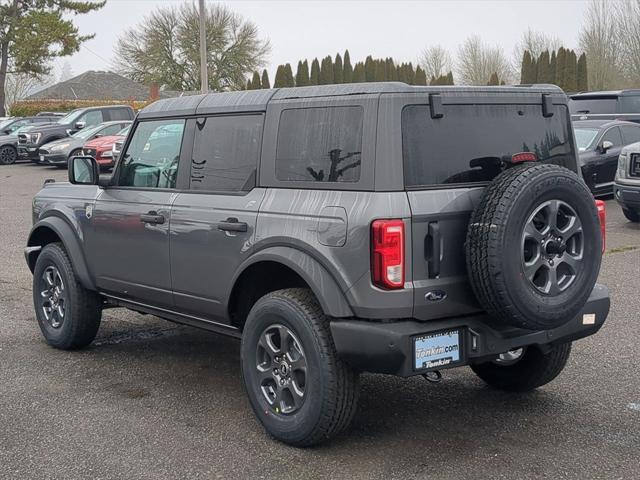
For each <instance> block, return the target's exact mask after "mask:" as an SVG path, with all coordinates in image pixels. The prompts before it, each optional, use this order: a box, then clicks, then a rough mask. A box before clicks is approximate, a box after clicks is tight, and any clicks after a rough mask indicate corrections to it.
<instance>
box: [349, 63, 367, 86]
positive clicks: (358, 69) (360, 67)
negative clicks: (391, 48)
mask: <svg viewBox="0 0 640 480" xmlns="http://www.w3.org/2000/svg"><path fill="white" fill-rule="evenodd" d="M352 78H353V83H362V82H366V81H367V78H366V73H365V71H364V63H362V62H358V63H356V66H355V67H354V68H353V77H352Z"/></svg>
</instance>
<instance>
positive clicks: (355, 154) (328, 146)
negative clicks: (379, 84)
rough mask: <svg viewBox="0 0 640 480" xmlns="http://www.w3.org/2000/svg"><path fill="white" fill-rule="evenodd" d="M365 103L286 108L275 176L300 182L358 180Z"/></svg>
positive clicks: (279, 131) (278, 146)
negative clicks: (359, 104) (348, 105)
mask: <svg viewBox="0 0 640 480" xmlns="http://www.w3.org/2000/svg"><path fill="white" fill-rule="evenodd" d="M362 124H363V109H362V107H357V106H351V107H314V108H298V109H290V110H283V112H282V114H281V115H280V125H279V127H278V143H277V150H276V178H277V179H278V180H283V181H298V182H301V181H302V182H357V181H358V180H360V163H361V151H362Z"/></svg>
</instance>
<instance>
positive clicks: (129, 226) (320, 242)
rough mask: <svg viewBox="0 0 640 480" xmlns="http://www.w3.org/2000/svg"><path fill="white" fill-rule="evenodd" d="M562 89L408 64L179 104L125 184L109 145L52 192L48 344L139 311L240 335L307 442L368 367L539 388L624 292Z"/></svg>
mask: <svg viewBox="0 0 640 480" xmlns="http://www.w3.org/2000/svg"><path fill="white" fill-rule="evenodd" d="M577 172H579V169H578V163H577V155H576V151H575V141H574V137H573V132H572V128H571V124H570V121H569V112H568V109H567V97H566V96H565V95H564V93H563V92H562V91H561V90H560V89H557V88H555V87H518V88H516V87H481V88H466V87H465V88H461V87H449V88H447V87H411V86H409V85H406V84H403V83H367V84H351V85H340V86H318V87H304V88H285V89H278V90H254V91H244V92H229V93H219V94H209V95H199V96H191V97H183V98H179V99H168V100H161V101H159V102H156V103H154V104H152V105H151V106H149V107H147V108H145V109H144V110H142V111H141V112H140V114H139V115H138V117H137V119H136V120H135V122H134V124H133V127H132V130H131V132H130V133H129V135H128V137H127V139H126V141H125V144H124V147H123V150H122V155H121V158H120V160H119V162H118V163H117V165H116V167H115V169H114V173H113V176H112V177H111V179H110V180H108V181H106V180H101V179H99V177H98V164H97V163H96V161H95V159H93V158H92V157H75V158H73V159H72V160H71V161H70V166H69V179H70V181H71V183H72V184H71V185H70V184H68V183H57V184H56V183H49V184H47V185H45V186H44V188H43V189H42V191H40V192H39V193H38V194H37V195H36V197H35V199H34V202H33V221H34V226H33V230H32V231H31V233H30V235H29V239H28V242H27V247H26V250H25V255H26V260H27V263H28V265H29V268H30V269H31V271H32V272H33V300H34V305H35V310H36V316H37V320H38V322H39V325H40V328H41V330H42V332H43V334H44V337H45V339H46V341H47V342H48V343H49V344H50V345H52V346H54V347H57V348H61V349H74V348H81V347H84V346H86V345H88V344H89V343H91V341H92V340H93V339H94V337H95V335H96V332H97V331H98V327H99V325H100V319H101V312H102V310H103V309H104V308H108V307H126V308H129V309H132V310H135V311H138V312H144V313H151V314H154V315H157V316H160V317H163V318H166V319H168V320H172V321H175V322H179V323H184V324H188V325H193V326H197V327H200V328H203V329H206V330H210V331H212V332H218V333H222V334H226V335H229V336H232V337H236V338H241V339H242V345H241V368H242V374H243V378H244V384H245V386H246V391H247V395H248V397H249V400H250V402H251V406H252V408H253V410H254V412H255V414H256V416H257V417H258V418H259V420H260V421H261V422H262V424H263V426H264V427H265V429H266V430H267V431H268V432H269V433H270V434H271V435H273V436H274V437H275V438H277V439H279V440H281V441H283V442H287V443H289V444H292V445H297V446H306V445H311V444H315V443H318V442H321V441H323V440H326V439H327V438H330V437H332V436H333V435H335V434H337V433H338V432H339V431H341V430H343V429H344V428H345V427H346V426H347V425H348V424H349V422H350V421H351V418H352V417H353V414H354V412H355V409H356V405H357V397H358V374H359V372H362V371H369V372H378V373H386V374H392V375H399V376H402V377H409V376H413V375H428V376H437V375H438V373H439V371H440V370H442V369H446V368H452V367H459V366H462V365H470V366H471V368H472V369H473V371H474V372H475V373H476V374H477V375H478V376H479V377H480V378H482V379H483V380H484V381H486V382H487V383H488V384H490V385H492V386H494V387H496V388H501V389H505V390H511V391H527V390H531V389H534V388H536V387H539V386H541V385H544V384H546V383H548V382H550V381H551V380H553V379H554V378H555V377H556V376H557V375H558V374H559V373H560V372H561V371H562V369H563V368H564V366H565V364H566V362H567V359H568V357H569V353H570V350H571V342H572V341H574V340H577V339H580V338H582V337H586V336H588V335H592V334H594V333H596V332H597V331H598V330H599V329H600V327H601V326H602V325H603V322H604V321H605V318H606V317H607V314H608V311H609V293H608V290H607V288H606V287H604V286H601V285H597V284H596V279H597V277H598V272H599V268H600V260H601V253H602V249H603V246H604V241H603V234H604V230H603V228H604V225H603V223H602V222H603V220H604V218H603V216H604V211H603V210H599V209H598V208H597V206H596V203H595V201H594V198H593V196H592V195H591V193H590V192H589V189H588V188H587V186H586V185H585V183H584V181H583V180H582V179H581V178H580V176H579V173H577Z"/></svg>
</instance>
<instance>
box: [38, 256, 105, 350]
mask: <svg viewBox="0 0 640 480" xmlns="http://www.w3.org/2000/svg"><path fill="white" fill-rule="evenodd" d="M33 304H34V307H35V310H36V318H37V319H38V325H39V326H40V330H41V331H42V335H44V338H45V340H46V341H47V343H48V344H49V345H51V346H52V347H55V348H59V349H62V350H74V349H79V348H83V347H86V346H87V345H89V344H90V343H91V342H92V341H93V339H94V338H95V336H96V334H97V333H98V328H99V327H100V320H101V317H102V302H101V299H100V296H99V295H98V294H97V293H96V292H93V291H91V290H87V289H86V288H84V287H83V286H82V285H81V284H80V283H79V282H78V280H77V279H76V276H75V274H74V272H73V268H72V266H71V261H70V260H69V257H68V255H67V253H66V252H65V250H64V248H62V245H61V244H59V243H50V244H48V245H47V246H45V247H44V248H43V249H42V252H40V255H39V256H38V259H37V260H36V265H35V268H34V271H33Z"/></svg>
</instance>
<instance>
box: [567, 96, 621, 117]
mask: <svg viewBox="0 0 640 480" xmlns="http://www.w3.org/2000/svg"><path fill="white" fill-rule="evenodd" d="M617 102H618V97H588V98H572V99H570V100H569V111H570V112H571V114H572V115H579V114H581V113H585V114H594V113H616V112H617V107H616V104H617Z"/></svg>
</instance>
